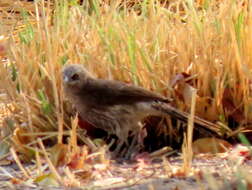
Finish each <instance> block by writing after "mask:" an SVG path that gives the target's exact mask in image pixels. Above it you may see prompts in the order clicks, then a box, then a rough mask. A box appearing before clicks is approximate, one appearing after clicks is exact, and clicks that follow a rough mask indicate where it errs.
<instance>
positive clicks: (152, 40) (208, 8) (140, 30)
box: [0, 0, 252, 183]
mask: <svg viewBox="0 0 252 190" xmlns="http://www.w3.org/2000/svg"><path fill="white" fill-rule="evenodd" d="M35 2H36V1H35ZM94 2H96V1H94ZM181 3H182V4H183V6H181ZM248 3H249V0H247V1H246V0H244V1H237V2H235V1H225V0H223V1H215V0H212V1H210V0H205V1H203V2H202V4H201V6H200V7H198V5H197V6H196V5H195V4H193V3H192V1H189V0H188V1H179V0H178V1H172V3H170V4H166V5H165V6H166V7H163V4H159V3H158V2H154V1H148V2H147V1H143V3H142V5H141V8H140V12H139V9H138V12H137V13H136V12H134V11H127V10H123V9H122V10H118V9H117V7H118V4H119V3H118V2H114V3H113V2H111V4H110V6H108V5H103V6H101V7H100V6H98V4H99V2H96V3H94V4H93V5H92V6H89V5H82V6H80V5H78V4H77V3H74V1H71V2H68V1H65V0H63V1H55V3H54V6H49V4H50V2H49V4H48V3H47V4H45V2H44V1H39V2H38V3H34V4H33V5H32V7H30V8H29V9H28V11H27V10H26V9H22V8H20V7H19V9H18V11H19V12H20V17H21V18H22V19H21V20H22V29H21V30H19V29H18V27H17V23H15V22H14V19H15V18H14V16H13V15H14V14H13V12H11V11H10V10H9V9H7V8H4V9H3V8H2V9H1V14H2V15H5V16H3V17H2V18H5V19H6V15H8V16H7V17H8V22H10V24H9V26H10V27H9V28H13V30H9V31H10V32H9V35H8V39H6V42H5V44H7V45H6V46H5V47H7V49H8V51H7V58H8V61H7V62H6V63H5V64H1V65H0V89H1V90H2V89H3V91H4V93H5V94H6V95H7V98H5V99H4V100H3V101H4V103H5V104H9V103H10V102H11V104H12V106H11V107H12V108H14V109H11V110H10V111H11V114H12V115H11V117H10V118H9V119H8V122H5V123H4V124H5V127H6V126H7V125H9V123H12V125H14V126H15V127H16V131H15V133H14V136H12V135H10V139H12V141H14V144H15V145H14V147H15V149H16V151H18V152H19V153H23V154H26V156H27V154H29V156H28V157H29V158H34V156H35V155H40V154H42V155H43V154H45V151H44V150H43V152H41V151H40V153H38V152H37V150H36V148H35V147H38V146H35V145H36V144H38V142H39V144H40V148H41V146H43V144H42V142H41V141H38V137H40V138H41V139H42V140H48V139H49V143H48V141H44V142H47V143H48V144H47V145H48V146H49V145H51V144H56V143H58V144H61V143H62V141H63V135H65V136H66V135H67V134H69V133H71V134H72V135H70V136H71V138H73V134H75V132H73V130H75V129H72V130H71V129H70V128H71V127H70V126H71V119H70V117H71V113H72V110H71V108H69V106H68V104H67V102H66V101H65V99H64V96H63V93H62V86H61V76H60V75H61V73H60V71H61V68H62V66H63V65H64V64H65V63H67V62H71V63H81V64H84V65H85V66H86V67H87V68H88V69H89V70H90V71H92V72H93V73H94V74H96V75H97V76H98V77H100V78H108V79H115V80H121V81H124V82H130V83H133V84H136V85H140V86H143V87H145V88H147V89H150V90H153V91H156V92H158V93H160V94H163V95H165V96H168V97H172V98H174V99H175V103H176V106H177V107H178V108H179V109H183V110H184V111H190V107H191V106H190V102H188V100H191V98H188V97H190V96H191V91H190V90H188V89H190V88H189V87H193V88H196V89H197V96H196V100H195V101H196V107H195V114H196V115H199V116H201V117H204V118H205V119H208V120H210V121H212V122H220V123H224V124H225V125H228V126H231V124H232V122H236V125H235V128H231V127H230V128H228V129H225V130H224V129H223V130H224V132H223V133H225V134H226V135H227V136H233V137H235V136H236V135H237V134H238V132H241V131H249V130H251V129H250V125H249V123H251V121H252V114H251V106H252V105H251V99H252V94H251V69H252V54H251V49H252V47H251V46H252V36H251V33H252V22H251V19H252V14H251V11H250V10H249V6H248ZM16 6H18V5H16ZM29 6H30V5H29ZM176 7H177V9H175V8H176ZM29 10H32V11H29ZM176 10H177V11H176ZM28 13H29V14H28ZM15 29H18V30H15ZM17 31H18V32H17ZM0 32H2V31H0ZM6 38H7V37H6ZM0 45H1V44H0ZM181 73H187V74H188V75H189V77H191V78H192V80H191V81H190V83H187V82H185V83H182V84H180V83H179V85H177V84H176V85H175V87H174V86H172V84H171V81H172V80H174V78H176V76H178V74H181ZM189 84H190V85H189ZM188 86H189V87H188ZM178 94H179V95H180V96H178ZM230 118H231V120H232V121H230ZM237 123H238V124H237ZM166 126H167V127H166V128H165V129H164V130H161V131H160V133H165V134H167V133H169V134H170V136H173V138H176V140H175V141H179V139H181V134H179V133H178V131H179V130H176V126H172V125H171V122H169V121H167V124H166ZM17 129H18V130H17ZM55 131H59V133H54V132H55ZM17 134H18V135H17ZM83 134H84V132H83V131H82V132H78V138H79V140H80V141H81V142H82V143H83V142H84V143H85V144H87V145H88V147H89V148H90V149H92V151H97V150H98V147H99V146H97V144H95V143H93V142H92V141H91V140H90V139H89V138H88V137H87V136H86V135H83ZM180 142H181V140H180ZM72 143H73V142H72ZM189 144H190V143H189ZM20 146H21V147H20ZM64 148H65V147H64ZM64 148H62V149H64ZM68 148H69V147H68ZM189 148H190V147H189ZM71 151H72V152H75V153H76V150H73V149H71ZM78 151H79V152H78ZM78 151H77V152H78V153H76V154H82V153H81V152H82V151H80V150H78ZM100 151H101V150H100ZM105 160H106V159H105ZM51 167H52V166H51ZM87 171H88V172H89V170H88V169H87ZM65 172H66V173H67V171H65ZM68 174H69V172H68ZM57 175H58V174H56V176H57ZM69 175H70V174H69ZM73 183H74V182H73Z"/></svg>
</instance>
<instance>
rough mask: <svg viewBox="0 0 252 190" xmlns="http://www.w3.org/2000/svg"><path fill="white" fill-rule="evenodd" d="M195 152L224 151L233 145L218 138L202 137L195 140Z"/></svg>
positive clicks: (214, 152) (213, 152)
mask: <svg viewBox="0 0 252 190" xmlns="http://www.w3.org/2000/svg"><path fill="white" fill-rule="evenodd" d="M192 147H193V152H194V154H201V153H212V154H216V153H223V152H226V151H227V150H228V149H229V148H231V147H232V145H231V144H229V143H228V142H227V141H225V140H222V139H217V138H201V139H198V140H196V141H194V142H193V145H192Z"/></svg>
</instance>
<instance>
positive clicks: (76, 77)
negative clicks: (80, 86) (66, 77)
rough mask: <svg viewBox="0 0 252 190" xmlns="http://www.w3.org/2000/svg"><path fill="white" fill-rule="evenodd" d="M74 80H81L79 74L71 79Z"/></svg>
mask: <svg viewBox="0 0 252 190" xmlns="http://www.w3.org/2000/svg"><path fill="white" fill-rule="evenodd" d="M71 79H72V80H79V79H80V77H79V75H78V74H74V75H73V76H72V77H71Z"/></svg>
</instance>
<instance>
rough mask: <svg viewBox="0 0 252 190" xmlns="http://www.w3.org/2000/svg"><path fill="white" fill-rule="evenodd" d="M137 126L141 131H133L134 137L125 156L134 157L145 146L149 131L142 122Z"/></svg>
mask: <svg viewBox="0 0 252 190" xmlns="http://www.w3.org/2000/svg"><path fill="white" fill-rule="evenodd" d="M137 128H138V129H139V131H135V133H133V135H132V136H133V139H132V141H131V143H130V146H129V149H128V151H127V153H126V156H125V157H126V158H127V159H130V158H132V157H133V155H134V154H137V153H139V151H140V150H141V149H142V148H143V147H144V138H145V137H146V136H147V131H146V129H144V128H143V125H142V123H140V122H139V123H138V126H137ZM132 154H133V155H132Z"/></svg>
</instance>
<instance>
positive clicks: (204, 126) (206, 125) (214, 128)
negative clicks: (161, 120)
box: [152, 103, 222, 136]
mask: <svg viewBox="0 0 252 190" xmlns="http://www.w3.org/2000/svg"><path fill="white" fill-rule="evenodd" d="M152 107H153V108H154V109H156V110H158V111H160V112H162V113H164V114H168V115H169V116H170V117H172V118H175V119H178V120H180V121H183V122H188V118H189V116H190V114H189V113H186V112H183V111H180V110H178V109H176V108H175V107H173V106H171V105H170V104H164V103H153V105H152ZM194 125H195V126H196V127H197V130H203V132H204V133H205V132H206V133H210V134H211V136H222V134H221V126H220V125H218V124H215V123H212V122H210V121H207V120H205V119H202V118H200V117H198V116H194ZM199 128H200V129H199Z"/></svg>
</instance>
